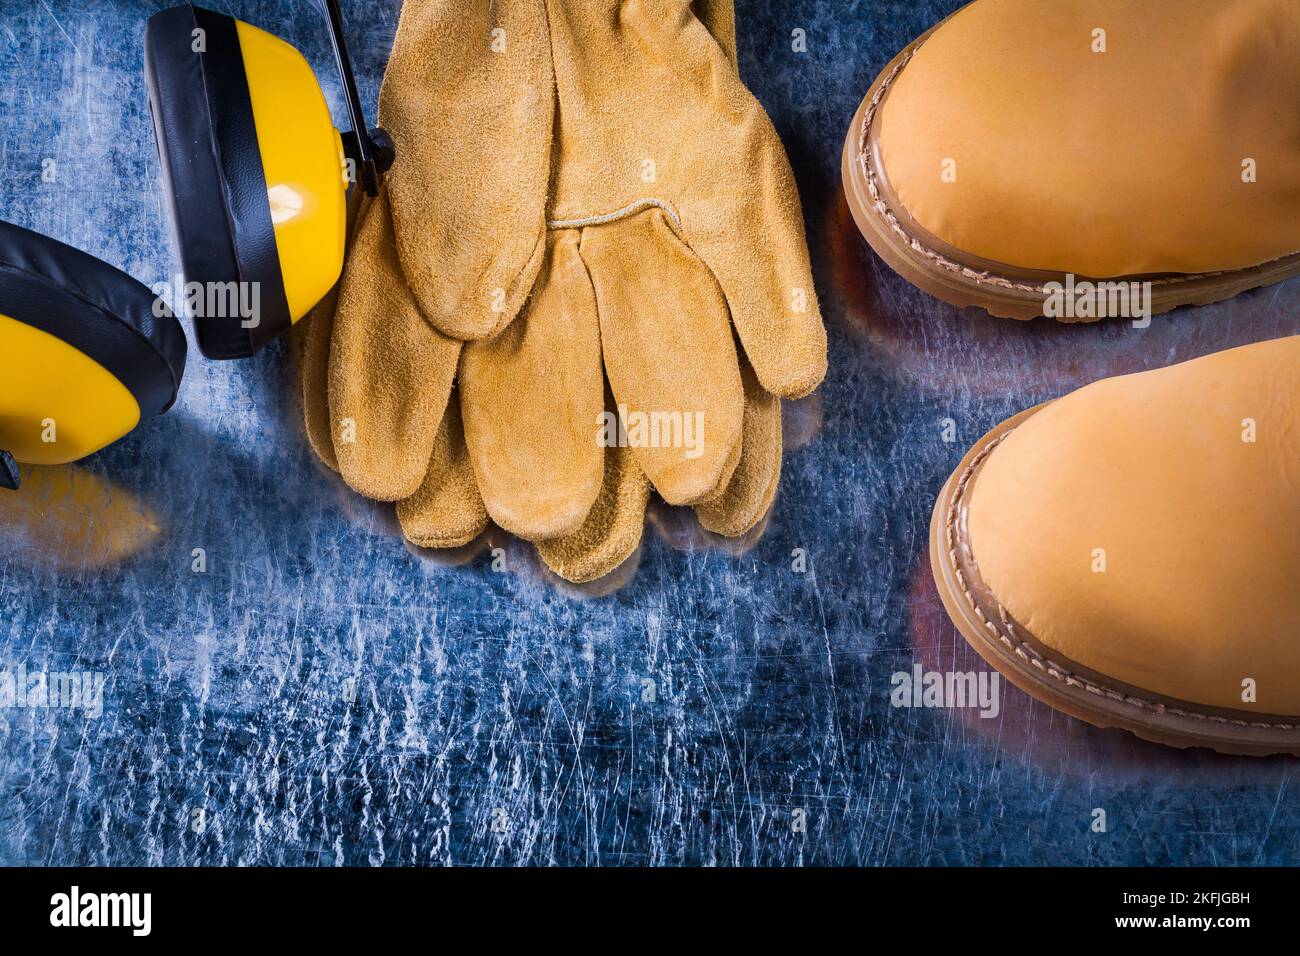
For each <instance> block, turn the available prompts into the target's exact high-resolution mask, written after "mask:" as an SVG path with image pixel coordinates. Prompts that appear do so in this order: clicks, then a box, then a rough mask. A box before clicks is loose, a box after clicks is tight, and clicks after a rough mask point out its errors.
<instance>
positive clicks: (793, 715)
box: [0, 0, 1300, 865]
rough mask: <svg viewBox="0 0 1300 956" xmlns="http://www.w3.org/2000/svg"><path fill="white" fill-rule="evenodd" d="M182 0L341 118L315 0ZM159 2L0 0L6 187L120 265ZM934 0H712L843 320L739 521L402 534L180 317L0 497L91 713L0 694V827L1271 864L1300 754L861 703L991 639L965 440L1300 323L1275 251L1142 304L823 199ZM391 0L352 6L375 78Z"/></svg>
mask: <svg viewBox="0 0 1300 956" xmlns="http://www.w3.org/2000/svg"><path fill="white" fill-rule="evenodd" d="M212 5H213V6H214V7H216V8H218V9H222V10H226V11H228V12H231V13H234V14H236V15H239V16H242V17H244V18H245V19H249V20H252V21H253V22H255V23H258V24H259V25H262V26H264V27H267V28H270V29H272V30H275V31H276V32H279V33H280V34H281V35H283V36H285V37H286V38H288V39H290V40H292V41H293V42H295V43H296V44H297V45H299V46H300V47H301V48H302V49H303V50H304V51H305V52H307V54H308V55H309V57H310V58H311V59H312V61H313V63H314V64H315V65H316V66H317V72H318V74H320V75H321V77H322V79H323V80H324V82H325V85H326V88H327V91H328V92H329V94H330V95H331V98H332V102H333V103H334V105H335V115H336V116H339V115H341V111H340V110H339V109H338V105H339V101H338V98H337V89H336V84H335V82H334V81H333V79H332V78H331V77H330V76H329V60H328V58H327V47H326V45H325V44H326V39H325V36H324V32H323V30H322V28H321V26H320V24H319V22H318V21H317V19H316V15H315V13H314V12H313V8H312V7H311V5H310V4H309V3H306V2H297V3H294V2H289V0H247V2H242V3H240V2H234V0H232V2H218V0H212ZM162 6H164V3H162V2H161V0H148V2H146V0H119V2H107V0H85V2H72V0H37V2H31V0H21V2H20V0H3V2H0V10H2V11H3V14H2V15H0V116H2V119H0V181H2V182H3V184H4V185H3V202H2V203H0V215H3V216H4V217H5V218H8V219H10V220H13V221H15V222H17V223H19V224H21V225H24V226H27V227H30V228H35V229H39V230H42V231H45V232H47V233H49V234H51V235H54V236H56V237H58V238H60V239H62V240H65V241H67V242H70V243H73V244H75V245H78V246H80V247H82V248H84V249H86V250H87V251H89V252H91V253H94V254H96V255H99V256H101V257H103V258H105V259H107V260H108V261H110V262H112V263H113V264H115V265H118V266H120V267H123V268H125V269H127V270H128V271H129V272H131V273H132V274H133V275H135V276H136V277H137V278H140V279H142V280H143V281H145V282H146V283H153V282H157V281H165V280H166V279H167V278H168V277H169V276H170V275H171V274H172V273H173V271H174V266H173V264H172V256H171V250H170V247H169V240H168V238H167V234H166V231H165V224H164V219H163V209H162V207H161V205H160V203H159V199H158V189H157V186H158V181H157V168H156V162H155V156H154V147H153V145H152V134H151V131H150V127H149V120H148V115H147V112H146V106H145V103H146V101H145V95H144V89H143V83H142V79H141V38H142V30H143V25H144V21H145V19H146V17H147V15H148V14H150V13H152V12H154V11H156V10H157V9H160V8H161V7H162ZM955 6H956V2H955V0H929V2H915V3H913V2H904V0H896V2H875V3H872V2H857V3H831V2H814V0H789V2H776V0H773V2H750V0H740V3H739V7H740V9H739V22H740V45H741V67H742V71H743V74H744V76H745V78H746V80H747V81H748V82H749V84H750V85H751V87H752V88H753V89H754V91H755V92H756V94H757V95H758V97H759V98H760V99H761V100H762V101H763V103H764V104H765V106H766V107H767V108H768V110H769V111H770V113H771V114H772V116H773V118H774V120H775V122H776V124H777V126H778V128H779V129H780V131H781V133H782V135H783V137H784V139H785V141H786V144H787V147H788V149H789V152H790V155H791V158H792V160H793V162H794V165H795V167H796V169H797V173H798V176H799V181H800V185H801V189H802V192H803V199H804V203H805V210H806V214H807V217H808V221H809V227H810V242H811V245H812V251H813V257H814V262H815V263H816V268H817V280H818V286H819V291H820V293H821V295H822V300H823V303H824V306H825V312H826V316H827V321H828V325H829V329H830V337H831V348H832V352H831V368H830V375H829V377H828V379H827V381H826V384H825V386H824V388H823V389H822V390H821V392H820V395H819V397H818V398H817V399H816V400H814V401H810V402H804V403H801V404H800V405H799V406H798V407H795V408H792V409H791V410H790V416H789V417H790V427H789V432H790V434H789V435H788V438H789V439H790V441H791V444H793V445H797V446H799V447H796V448H794V449H793V450H792V451H791V452H790V453H789V455H788V457H787V461H786V468H785V473H784V478H783V482H782V486H781V494H780V497H779V499H778V501H777V504H776V507H775V510H774V512H773V514H772V515H771V518H770V521H769V522H768V524H767V526H766V531H765V533H764V534H763V535H761V536H759V537H757V538H756V540H750V541H748V542H746V543H745V545H744V546H740V547H732V548H721V547H718V546H717V543H716V542H710V541H708V540H706V539H705V538H704V537H703V536H702V535H701V534H700V533H699V532H698V530H697V529H695V528H692V526H691V524H690V523H689V522H687V521H684V520H682V519H681V517H680V516H679V515H676V514H673V513H671V512H668V511H660V512H658V513H657V514H656V516H655V520H654V522H653V525H652V527H651V529H650V530H649V531H648V533H647V536H646V542H645V545H644V548H643V551H642V553H641V555H640V559H639V566H637V567H636V568H635V574H630V575H625V576H624V578H625V579H624V580H623V581H622V582H621V587H616V586H614V585H608V586H607V587H606V588H605V589H604V590H606V591H608V592H610V593H606V594H603V595H601V594H597V593H581V592H576V591H574V590H572V589H564V588H560V587H558V586H556V584H555V582H554V581H552V580H550V579H548V578H547V577H546V576H545V575H544V574H543V573H542V572H541V571H540V569H539V568H538V566H537V564H536V562H535V561H534V559H532V558H531V557H530V556H529V554H528V552H527V550H526V549H524V548H522V547H520V546H519V545H517V544H515V543H512V542H509V541H506V540H502V541H499V542H496V543H497V544H501V545H502V546H503V547H504V548H505V552H506V553H505V559H504V565H505V569H504V571H501V572H496V571H494V570H493V569H492V558H491V555H490V553H485V552H482V551H480V552H479V553H477V554H475V553H472V552H471V553H467V554H464V555H461V560H462V561H463V563H462V564H461V565H460V566H451V565H450V564H449V563H447V562H445V561H444V562H441V563H439V562H437V561H434V560H431V559H429V558H428V557H427V556H422V555H417V554H414V553H412V552H411V551H409V550H407V549H406V548H405V547H404V546H403V545H402V543H401V540H400V537H399V536H398V535H397V534H396V533H395V531H394V528H393V521H392V518H391V516H389V515H388V514H387V513H386V511H385V510H384V509H382V508H378V507H371V506H368V505H366V504H365V503H363V502H361V501H359V500H357V499H356V498H355V497H353V496H351V495H350V494H349V493H347V492H346V490H345V489H343V488H342V487H341V486H340V484H339V483H338V481H337V480H336V479H334V478H333V477H332V476H330V475H328V474H327V473H325V472H324V471H323V470H322V469H321V468H320V467H318V466H317V465H316V464H315V462H314V460H313V458H312V456H311V453H310V452H309V450H308V447H307V444H306V441H305V439H304V436H303V434H302V430H301V425H300V415H299V412H298V408H297V404H296V399H295V392H294V388H293V370H292V368H291V359H290V356H289V352H288V350H287V349H286V348H285V347H283V346H277V347H275V348H272V349H270V350H268V351H267V352H266V353H265V354H263V355H262V356H260V357H259V358H258V359H257V360H255V361H251V362H248V363H244V364H214V363H208V362H205V361H203V360H202V359H201V358H200V357H199V356H198V354H197V350H194V349H192V350H191V361H190V365H189V369H188V372H187V376H186V379H185V383H184V387H183V390H182V393H181V397H180V401H179V403H178V406H177V408H176V409H174V410H173V411H172V412H171V413H170V414H169V415H167V416H166V417H165V418H163V419H161V420H158V421H155V422H151V423H149V424H148V425H147V426H146V427H144V428H141V429H139V430H138V432H137V433H136V434H134V435H132V436H131V437H129V438H128V439H127V440H125V441H123V442H121V443H120V444H119V445H117V446H116V447H114V448H112V449H110V450H108V451H106V452H104V453H101V454H99V455H97V456H95V457H94V458H93V459H91V460H90V461H87V462H85V463H83V464H81V465H78V466H75V467H71V468H65V469H49V470H46V471H44V472H39V473H38V472H33V473H32V474H31V475H30V476H29V479H28V487H27V488H26V490H25V491H24V492H22V493H21V494H20V495H18V496H7V497H5V498H3V499H0V669H7V670H9V671H11V672H13V671H16V670H17V669H18V668H20V667H25V668H26V669H27V670H28V671H29V672H36V671H40V670H70V669H74V668H75V669H78V670H90V671H99V672H102V673H104V674H105V675H106V680H107V684H106V688H105V699H104V712H103V714H102V716H101V717H100V718H98V719H91V718H87V717H85V716H83V715H82V714H80V713H77V712H68V711H41V710H33V709H21V708H10V709H5V710H0V863H10V864H13V863H60V864H70V863H85V864H109V865H112V864H127V863H144V864H235V863H262V864H288V863H303V864H322V865H326V864H379V863H389V864H396V863H454V864H515V863H537V864H548V863H562V864H596V863H599V864H619V863H624V864H641V863H649V864H677V863H686V864H708V863H718V864H756V863H764V864H880V863H893V864H970V863H998V864H1027V863H1049V864H1067V863H1073V864H1121V863H1129V864H1135V863H1151V864H1179V863H1187V864H1193V863H1196V864H1224V863H1243V864H1250V863H1286V862H1291V861H1294V860H1295V859H1296V858H1297V854H1298V853H1300V806H1298V804H1297V782H1296V780H1295V776H1296V766H1297V765H1296V763H1295V762H1293V761H1289V760H1281V759H1279V760H1245V759H1242V760H1235V759H1228V758H1222V757H1215V756H1212V755H1210V754H1208V753H1204V752H1190V753H1180V752H1176V751H1172V750H1166V749H1162V748H1159V747H1155V746H1151V745H1146V744H1142V743H1140V742H1138V741H1136V740H1135V739H1132V738H1130V737H1128V736H1126V735H1124V734H1121V733H1118V732H1101V731H1096V730H1093V729H1090V728H1088V727H1085V726H1083V725H1081V724H1079V723H1077V722H1075V721H1073V720H1070V719H1068V718H1065V717H1062V716H1060V715H1058V714H1055V713H1053V712H1052V711H1050V710H1049V709H1047V708H1045V707H1043V706H1041V705H1038V704H1035V703H1033V702H1031V701H1030V700H1029V699H1028V698H1026V697H1024V696H1023V695H1021V694H1019V693H1018V692H1015V691H1008V692H1007V693H1006V694H1005V696H1004V700H1003V703H1002V709H1001V713H1000V714H999V716H998V717H997V718H995V719H981V718H979V717H977V716H974V715H973V714H971V713H970V712H969V711H953V710H896V709H892V708H891V707H890V705H889V692H890V677H891V674H893V673H894V672H895V671H901V670H911V668H912V667H913V664H914V663H917V662H919V663H920V664H922V666H923V667H924V668H925V669H927V670H931V669H933V670H951V669H958V670H970V669H983V666H982V665H981V664H980V662H979V661H978V660H977V659H976V658H975V656H974V655H973V654H972V653H971V652H970V651H968V650H967V649H966V647H965V645H964V644H963V643H962V642H961V641H960V639H959V638H957V637H956V636H955V633H954V631H953V628H952V627H951V626H950V625H949V624H948V623H947V621H946V618H945V617H944V615H943V613H942V610H941V608H940V605H939V602H938V600H937V598H936V596H935V594H934V591H933V588H932V585H931V583H930V579H929V574H928V568H927V562H926V557H925V549H926V531H927V521H928V519H929V515H930V508H931V504H932V501H933V496H934V494H935V492H936V491H937V489H938V488H939V486H940V484H941V483H942V482H943V480H944V479H945V477H946V476H947V475H948V473H949V471H950V470H951V468H952V467H953V466H954V465H955V463H956V462H957V461H958V460H959V458H960V456H961V454H962V452H963V451H964V449H965V447H966V446H967V445H968V444H969V443H970V442H972V441H974V440H975V439H976V438H978V437H979V436H980V435H981V434H982V433H983V432H984V431H985V430H986V429H988V428H989V427H991V426H992V425H994V424H995V423H997V422H998V421H1000V420H1001V419H1003V418H1004V417H1006V416H1008V415H1010V414H1012V413H1014V412H1016V411H1018V410H1020V409H1022V408H1024V407H1026V406H1029V405H1032V404H1034V403H1036V402H1039V401H1041V400H1043V399H1046V398H1048V397H1051V396H1054V395H1058V394H1060V393H1062V392H1065V391H1067V390H1069V389H1071V388H1073V387H1075V386H1078V385H1081V384H1083V383H1085V382H1087V381H1090V380H1092V379H1094V378H1096V377H1099V376H1102V375H1106V374H1111V373H1115V372H1122V371H1129V370H1136V369H1143V368H1154V367H1157V366H1161V365H1164V364H1167V363H1169V362H1172V361H1176V360H1180V359H1185V358H1190V357H1192V356H1195V355H1200V354H1203V353H1207V352H1212V351H1215V350H1218V349H1220V348H1223V347H1226V346H1230V345H1235V344H1238V343H1243V342H1248V341H1252V340H1256V339H1260V338H1266V337H1275V336H1280V335H1284V334H1290V333H1294V332H1296V331H1297V330H1298V329H1300V318H1298V317H1300V282H1297V281H1295V280H1293V281H1292V282H1290V283H1287V284H1285V285H1283V286H1280V287H1274V288H1272V289H1267V290H1263V291H1260V292H1256V293H1253V294H1250V295H1247V296H1245V297H1242V298H1240V299H1238V300H1236V301H1234V302H1231V303H1228V304H1226V305H1221V306H1217V307H1213V308H1202V309H1195V310H1183V311H1181V312H1179V313H1177V314H1176V315H1174V316H1172V317H1166V318H1158V319H1156V320H1155V322H1154V324H1153V326H1152V327H1151V328H1150V329H1147V330H1145V331H1138V330H1135V329H1132V328H1130V327H1129V326H1127V325H1118V324H1101V325H1095V326H1091V327H1081V328H1065V327H1057V326H1054V325H1051V324H1048V323H1045V322H1037V323H1033V324H1030V325H1018V324H1015V323H1011V322H1007V321H999V320H993V319H990V318H988V317H987V316H984V315H980V314H977V313H974V312H968V313H961V312H958V311H956V310H954V309H951V308H948V307H946V306H944V305H941V304H939V303H937V302H935V301H933V300H930V299H928V298H926V297H925V296H924V295H922V294H920V293H918V292H916V291H914V290H913V289H911V288H910V287H909V286H908V285H906V284H905V283H904V282H903V281H901V280H900V279H898V278H897V277H896V276H894V275H893V274H892V273H890V272H889V271H888V270H887V269H886V268H885V267H884V266H883V265H882V264H881V262H880V261H879V260H878V259H876V258H875V257H874V256H873V255H872V254H871V253H870V252H869V251H867V250H866V249H865V248H864V246H863V244H862V243H861V242H860V241H859V239H858V237H857V234H856V233H855V231H854V229H853V227H852V225H851V223H850V221H849V218H848V216H847V214H846V212H845V208H844V206H843V202H842V199H841V196H840V191H839V177H838V160H839V150H840V145H841V143H842V137H843V134H844V130H845V126H846V124H847V123H848V121H849V118H850V117H851V115H852V113H853V111H854V108H855V107H856V106H857V102H858V98H859V96H860V95H861V93H862V92H863V91H864V90H865V88H866V87H867V85H868V83H869V82H870V80H871V79H872V78H873V77H874V75H875V74H876V72H877V71H878V70H879V69H880V68H881V67H882V66H883V65H884V64H885V63H886V62H887V61H888V59H889V58H890V57H891V55H892V54H893V53H894V52H896V50H897V49H898V48H900V47H901V46H902V45H903V44H905V43H906V42H907V41H908V40H910V39H911V38H912V37H913V36H915V35H916V34H918V33H920V32H921V31H922V30H923V29H925V28H926V27H927V26H928V25H929V24H930V23H932V22H934V21H935V20H937V19H938V18H939V17H940V16H942V15H943V14H945V13H947V12H949V11H950V10H951V9H953V8H954V7H955ZM397 7H398V3H397V0H384V2H382V3H366V4H363V3H361V2H359V0H356V2H349V3H345V8H346V12H348V13H350V14H351V15H352V16H351V39H352V42H353V53H354V56H355V58H356V61H357V65H358V69H359V71H360V74H361V78H362V85H363V89H364V94H365V97H366V99H367V101H368V102H369V103H370V104H371V107H372V109H373V103H374V98H375V96H376V94H377V89H378V83H379V79H380V77H381V75H382V69H383V64H384V60H385V58H386V55H387V50H388V46H389V44H390V42H391V38H392V34H393V31H394V29H395V25H396V13H397ZM363 8H364V9H365V10H366V11H367V13H366V17H365V19H364V22H363V19H362V18H361V16H360V15H359V14H360V13H361V11H362V10H363ZM797 28H798V29H803V30H806V31H807V37H808V51H807V52H806V53H796V52H794V51H793V50H792V48H791V36H792V31H793V30H795V29H797ZM1111 148H1123V144H1122V139H1121V140H1119V141H1117V143H1116V144H1113V145H1112V147H1111ZM45 160H53V161H54V163H55V164H56V165H55V167H54V169H55V175H54V176H53V177H52V178H53V181H46V180H47V178H49V177H48V176H47V177H45V178H43V177H42V170H43V169H48V168H49V167H48V166H47V165H44V161H45ZM948 418H950V419H952V420H953V421H954V422H955V423H956V428H957V433H958V434H957V440H956V442H952V443H945V442H944V441H943V440H942V437H941V428H940V424H939V423H940V422H941V420H943V419H948ZM196 548H203V549H205V551H206V554H207V561H208V564H207V571H206V573H204V574H195V573H193V571H192V567H191V562H192V558H191V554H192V552H193V550H194V549H196ZM798 548H802V549H806V552H807V554H808V569H807V571H806V573H802V574H801V573H797V572H796V571H795V570H793V569H792V561H791V554H792V552H793V551H794V550H795V549H798ZM647 681H653V682H654V683H653V685H648V684H647V683H646V682H647ZM649 686H653V689H654V694H653V697H654V699H653V700H645V699H643V697H645V696H647V695H646V693H645V691H646V688H647V687H649ZM1094 808H1102V809H1104V810H1105V811H1106V814H1107V822H1108V824H1109V827H1108V831H1109V832H1107V833H1101V834H1098V833H1093V832H1091V831H1090V826H1089V825H1090V823H1091V822H1092V820H1093V810H1094ZM796 810H803V811H804V819H805V820H806V830H805V831H804V832H799V829H798V828H797V827H796V826H794V825H793V821H794V819H795V815H794V813H793V811H796Z"/></svg>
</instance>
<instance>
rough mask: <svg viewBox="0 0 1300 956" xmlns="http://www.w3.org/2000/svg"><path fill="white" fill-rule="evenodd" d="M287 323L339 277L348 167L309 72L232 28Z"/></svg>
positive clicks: (254, 32)
mask: <svg viewBox="0 0 1300 956" xmlns="http://www.w3.org/2000/svg"><path fill="white" fill-rule="evenodd" d="M235 27H236V31H237V33H238V36H239V48H240V51H241V52H242V53H243V58H244V72H245V75H246V76H247V78H248V94H249V98H250V99H251V101H252V104H253V120H254V125H255V127H256V131H257V146H258V152H259V154H260V156H261V160H262V174H263V176H264V178H265V180H266V195H267V202H268V205H269V206H270V210H271V225H272V228H273V229H274V231H275V247H276V251H277V252H278V253H279V256H280V274H281V277H282V278H283V281H284V293H285V298H286V299H287V300H288V304H289V317H290V320H291V321H292V322H297V321H298V320H299V319H300V318H302V317H303V316H304V315H306V314H307V313H308V312H309V311H310V310H311V308H312V307H313V306H314V305H315V304H316V303H317V302H319V301H320V300H321V298H323V297H324V295H325V293H326V292H328V291H329V290H330V288H331V287H332V286H333V285H334V283H335V282H337V281H338V278H339V275H340V273H341V272H342V270H343V241H344V233H345V231H346V218H347V199H346V191H347V184H348V179H347V165H346V164H347V160H346V158H345V156H344V154H343V140H342V139H341V137H340V136H339V132H338V130H336V129H335V128H334V123H333V120H332V119H331V118H330V112H329V107H328V105H327V104H326V102H325V97H324V96H323V95H322V94H321V90H320V86H319V85H318V84H317V83H316V76H315V74H314V73H312V70H311V67H310V66H309V65H308V63H307V61H306V60H305V59H304V58H303V56H302V54H301V53H299V52H298V51H297V50H296V49H294V48H293V47H292V46H290V45H289V44H288V43H285V42H284V41H283V40H281V39H280V38H279V37H276V36H273V35H272V34H270V33H267V32H266V31H264V30H259V29H258V28H257V27H255V26H251V25H249V24H247V23H244V22H242V21H236V23H235Z"/></svg>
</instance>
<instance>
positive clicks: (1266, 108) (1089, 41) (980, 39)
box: [880, 0, 1300, 277]
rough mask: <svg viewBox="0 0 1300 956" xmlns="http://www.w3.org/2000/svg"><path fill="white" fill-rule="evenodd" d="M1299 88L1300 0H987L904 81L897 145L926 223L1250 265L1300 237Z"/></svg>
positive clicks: (967, 239)
mask: <svg viewBox="0 0 1300 956" xmlns="http://www.w3.org/2000/svg"><path fill="white" fill-rule="evenodd" d="M1097 30H1102V31H1104V36H1101V39H1104V43H1105V52H1094V46H1095V44H1096V43H1097V39H1098V36H1100V35H1095V34H1094V31H1097ZM1298 102H1300V0H1162V2H1160V3H1150V2H1144V0H1053V2H1052V3H1043V2H1042V0H977V2H975V3H972V4H970V5H969V6H967V7H965V8H963V9H962V10H960V11H958V12H957V13H956V14H954V15H953V17H952V18H951V19H949V20H948V21H947V22H945V23H944V24H942V25H941V26H939V27H938V29H937V30H936V31H935V32H934V33H933V34H932V35H931V36H930V37H929V38H928V39H927V40H926V41H925V42H924V43H923V44H922V46H921V47H920V48H919V50H918V51H917V52H916V53H915V55H914V56H913V57H912V58H911V60H910V61H909V62H908V63H907V65H906V66H905V67H904V68H903V69H902V72H901V73H900V74H899V75H898V77H897V78H896V79H895V81H894V82H893V84H892V86H891V88H890V91H889V93H888V96H887V98H886V100H885V103H884V106H883V112H882V115H881V119H880V150H881V161H882V165H883V168H884V172H885V175H886V177H887V178H888V180H889V182H890V184H891V185H892V187H893V189H894V191H895V193H896V194H897V196H898V197H899V200H900V201H901V202H902V204H903V206H904V207H905V209H906V211H907V212H908V213H909V214H910V215H911V216H912V217H913V218H914V219H915V220H916V222H917V223H918V224H919V225H920V226H922V227H923V228H924V229H925V230H927V231H928V232H930V233H931V234H933V235H934V236H936V237H938V238H939V239H941V240H943V241H944V242H946V243H948V244H949V245H951V246H953V247H955V248H956V249H958V250H961V251H962V252H965V253H968V254H971V255H972V256H976V257H980V258H982V259H987V260H992V261H993V262H997V263H1003V264H1006V265H1009V266H1013V267H1018V268H1023V269H1042V270H1052V271H1057V272H1072V273H1075V274H1076V275H1081V276H1095V277H1111V276H1121V275H1139V274H1146V273H1202V272H1214V271H1218V270H1233V269H1241V268H1246V267H1250V266H1254V265H1258V264H1260V263H1264V262H1268V261H1271V260H1274V259H1277V258H1280V257H1282V256H1285V255H1289V254H1291V253H1294V252H1296V251H1297V250H1300V110H1297V108H1296V104H1297V103H1298ZM949 161H951V163H952V164H953V165H949V166H947V167H946V169H947V171H949V172H952V173H955V179H952V181H947V179H951V178H952V177H947V178H946V177H945V176H944V175H943V173H944V171H945V163H947V162H949ZM1247 161H1252V162H1253V165H1254V170H1255V176H1256V181H1255V182H1244V181H1243V176H1244V175H1245V174H1246V172H1247V169H1246V167H1245V166H1244V165H1243V164H1246V163H1247Z"/></svg>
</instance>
